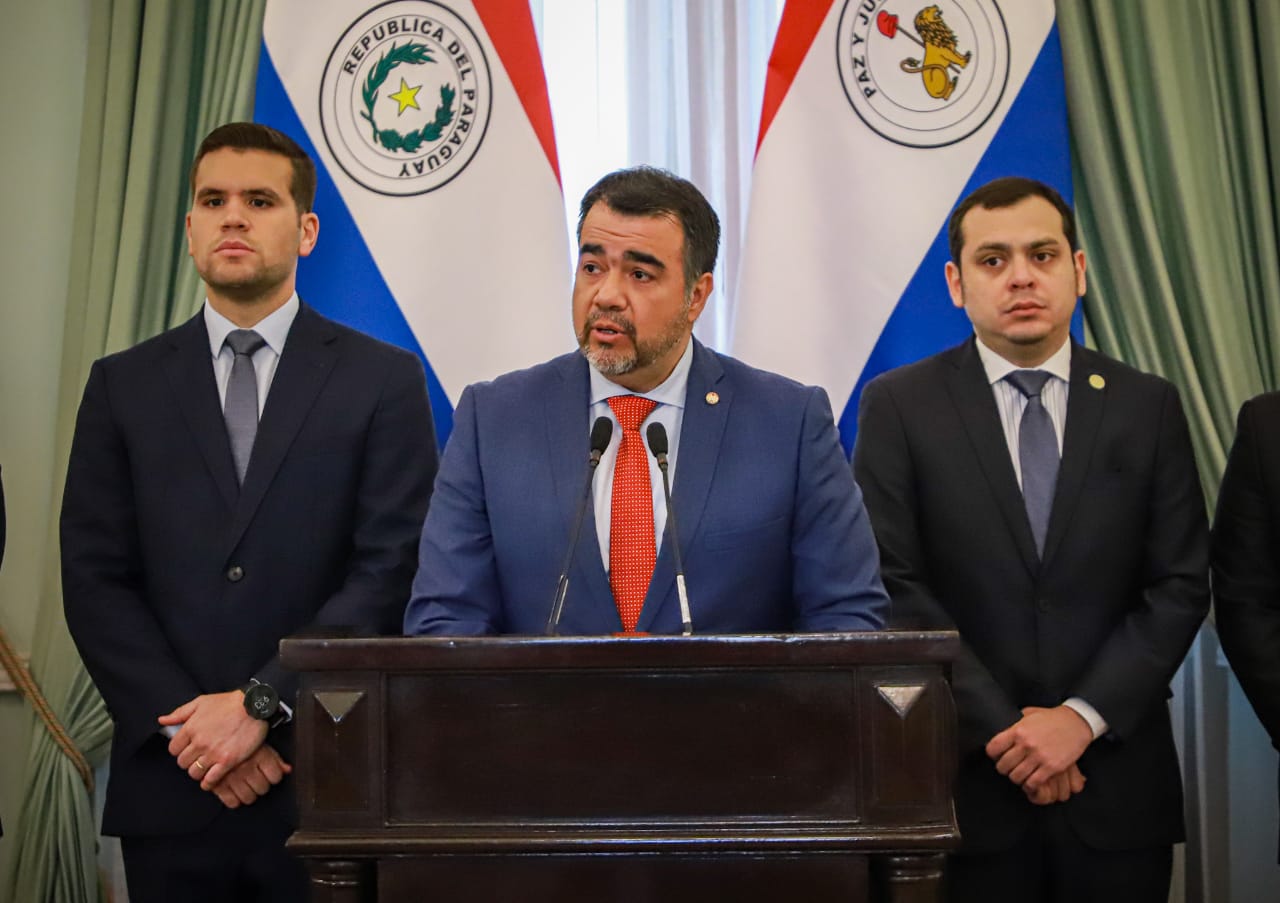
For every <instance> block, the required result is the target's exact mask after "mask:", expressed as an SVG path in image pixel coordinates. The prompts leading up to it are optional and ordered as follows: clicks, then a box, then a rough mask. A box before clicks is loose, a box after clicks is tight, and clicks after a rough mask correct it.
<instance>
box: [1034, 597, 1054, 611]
mask: <svg viewBox="0 0 1280 903" xmlns="http://www.w3.org/2000/svg"><path fill="white" fill-rule="evenodd" d="M1051 607H1052V606H1050V605H1049V600H1048V599H1046V598H1044V597H1043V596H1041V597H1040V598H1039V599H1036V608H1038V609H1040V610H1041V611H1048V610H1049V609H1050V608H1051Z"/></svg>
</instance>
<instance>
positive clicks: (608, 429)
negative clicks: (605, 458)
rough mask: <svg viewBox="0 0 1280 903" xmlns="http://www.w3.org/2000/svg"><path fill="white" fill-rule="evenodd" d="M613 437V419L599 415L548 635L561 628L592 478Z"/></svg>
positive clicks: (554, 600)
mask: <svg viewBox="0 0 1280 903" xmlns="http://www.w3.org/2000/svg"><path fill="white" fill-rule="evenodd" d="M612 438H613V421H612V420H610V419H609V418H608V417H597V418H596V422H595V423H593V424H591V455H590V457H588V458H587V477H586V479H585V480H584V481H583V483H582V497H581V499H580V500H579V501H578V513H577V514H576V515H575V516H574V519H573V534H572V536H571V538H570V540H569V550H568V551H567V552H565V555H564V567H562V568H561V569H560V579H559V580H558V581H557V582H556V595H555V598H554V599H552V601H551V614H550V616H549V617H548V618H547V636H555V635H556V634H557V633H558V632H559V630H560V612H562V611H563V610H564V597H565V594H566V593H568V592H569V566H570V565H571V564H573V553H574V552H575V551H576V550H577V548H578V537H579V536H581V535H582V521H583V519H584V518H585V517H586V516H587V500H588V499H590V498H591V478H592V477H594V476H595V473H596V468H597V467H598V466H599V465H600V457H601V456H602V455H603V454H604V450H605V449H606V448H608V447H609V440H610V439H612Z"/></svg>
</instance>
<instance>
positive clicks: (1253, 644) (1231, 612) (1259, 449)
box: [1212, 392, 1280, 749]
mask: <svg viewBox="0 0 1280 903" xmlns="http://www.w3.org/2000/svg"><path fill="white" fill-rule="evenodd" d="M1212 552H1213V610H1214V616H1215V618H1214V620H1215V623H1216V625H1217V628H1218V637H1219V639H1220V640H1221V641H1222V651H1223V652H1225V653H1226V654H1227V659H1228V661H1230V662H1231V668H1232V670H1233V671H1235V673H1236V677H1238V678H1239V679H1240V686H1241V687H1242V688H1243V689H1244V692H1245V695H1246V696H1247V697H1248V698H1249V702H1250V704H1251V705H1252V706H1253V710H1254V711H1255V712H1257V714H1258V719H1259V720H1260V721H1261V722H1262V726H1263V727H1264V728H1266V730H1267V734H1268V735H1269V736H1270V737H1271V744H1272V745H1273V746H1275V747H1276V748H1277V749H1280V564H1277V556H1278V555H1280V392H1271V393H1268V394H1266V395H1259V396H1258V397H1257V398H1253V399H1250V400H1249V401H1246V402H1245V403H1244V405H1243V406H1241V408H1240V416H1239V418H1237V421H1236V441H1235V443H1234V444H1233V445H1232V446H1231V454H1230V456H1229V457H1228V458H1227V470H1226V472H1225V473H1224V474H1223V476H1222V488H1221V490H1220V491H1219V493H1218V511H1217V514H1216V515H1215V517H1214V519H1213V547H1212Z"/></svg>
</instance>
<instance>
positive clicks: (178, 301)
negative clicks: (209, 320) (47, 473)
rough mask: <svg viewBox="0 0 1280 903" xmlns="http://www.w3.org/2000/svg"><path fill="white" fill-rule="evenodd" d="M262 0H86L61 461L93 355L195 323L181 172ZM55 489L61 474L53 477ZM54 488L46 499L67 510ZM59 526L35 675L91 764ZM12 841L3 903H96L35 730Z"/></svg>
mask: <svg viewBox="0 0 1280 903" xmlns="http://www.w3.org/2000/svg"><path fill="white" fill-rule="evenodd" d="M265 4H266V0H203V2H187V0H150V2H146V0H96V2H95V3H93V4H91V6H90V17H91V18H90V26H89V27H90V37H89V56H88V59H87V61H86V76H85V86H86V90H85V106H84V114H83V125H82V132H81V148H80V166H79V170H78V172H77V175H76V178H77V189H76V194H77V211H78V213H77V215H76V218H75V221H74V223H73V224H72V232H71V241H72V250H73V253H72V272H71V274H70V280H69V283H70V284H69V289H68V300H67V322H66V327H65V332H64V336H63V348H62V367H61V375H60V380H61V382H60V387H59V401H58V408H59V410H58V435H57V449H58V452H57V453H58V455H59V461H60V467H62V468H65V466H66V458H67V454H68V452H69V450H70V446H71V436H72V432H73V429H74V424H75V413H76V408H77V406H78V405H79V401H80V393H81V391H82V389H83V387H84V382H85V379H86V378H87V376H88V369H89V366H90V364H91V363H92V362H93V361H94V360H95V359H96V358H98V357H100V356H102V355H103V354H105V353H109V352H111V351H116V350H119V349H121V348H126V347H128V346H130V345H133V344H134V343H136V342H137V341H139V340H141V339H143V338H146V337H148V336H151V335H154V334H156V333H157V332H160V331H161V330H163V329H164V328H166V327H168V326H170V325H174V324H176V323H177V322H179V321H181V320H183V319H185V318H186V317H188V316H190V315H191V314H192V313H193V312H194V311H195V310H196V309H197V308H198V307H199V305H200V303H201V301H202V293H201V289H200V283H199V278H198V276H197V275H196V274H195V272H194V270H193V269H192V268H191V266H190V264H188V263H187V259H186V242H185V238H184V237H183V229H182V223H183V216H184V215H185V212H186V209H187V206H188V188H187V165H188V161H190V160H191V158H192V157H193V156H194V153H195V149H196V147H197V145H198V143H199V141H200V139H201V138H202V137H203V136H204V135H205V134H206V133H208V132H209V131H210V130H211V129H212V128H213V127H214V126H216V125H218V124H219V123H221V122H226V121H230V120H234V119H247V118H248V117H249V116H250V114H251V112H252V104H253V88H254V77H255V74H256V67H257V59H258V48H259V46H260V44H261V40H262V16H263V11H264V9H265ZM59 482H60V481H59ZM61 501H62V500H61V492H60V491H58V492H55V497H54V498H53V499H52V500H51V505H52V508H53V510H55V511H56V510H58V509H59V508H60V507H61ZM57 549H58V538H57V532H56V528H55V529H54V530H53V531H51V535H50V536H49V537H48V542H47V551H46V556H45V557H46V561H47V568H46V576H45V580H44V591H43V593H42V597H41V601H40V608H39V612H38V615H37V623H36V642H35V645H34V649H33V652H32V670H33V673H34V675H35V678H36V681H37V682H38V683H39V684H40V686H41V687H42V688H43V690H44V693H45V695H46V697H47V698H48V700H49V702H50V704H51V706H52V707H53V709H54V711H55V712H56V713H57V714H58V717H59V719H60V720H61V721H62V724H63V726H64V727H65V728H66V729H67V732H68V733H69V735H70V736H71V738H72V739H73V740H74V742H75V744H76V746H77V747H78V748H79V749H80V750H81V752H82V753H83V754H84V755H85V756H86V757H87V758H88V759H89V760H90V762H91V763H92V764H93V765H95V766H97V765H99V764H101V762H102V761H103V760H104V759H105V756H106V752H107V749H108V745H109V744H108V741H109V739H110V733H111V722H110V719H109V718H108V716H107V713H106V710H105V707H104V706H103V704H102V700H101V698H100V697H99V696H98V695H97V692H96V691H95V690H94V688H93V685H92V682H91V681H90V679H89V677H88V674H87V673H86V672H85V670H84V666H83V665H82V664H81V662H80V659H79V656H78V655H77V654H76V651H75V646H74V644H73V643H72V642H71V638H70V636H69V635H68V633H67V629H66V625H65V622H64V621H63V617H62V598H61V587H60V583H59V567H58V554H57ZM26 778H27V779H26V781H25V782H24V786H25V793H24V796H23V799H22V802H21V805H20V808H19V812H18V824H17V825H15V826H14V828H13V834H12V836H13V837H14V838H15V842H16V843H17V844H18V848H17V851H16V853H15V855H14V856H13V859H12V862H11V866H10V869H9V873H8V874H6V875H5V876H4V881H3V883H0V891H5V892H7V896H6V894H5V893H0V897H5V898H7V899H11V900H15V901H17V900H22V901H28V900H29V901H44V900H56V901H59V903H80V901H83V903H88V901H95V900H97V899H98V896H99V894H98V886H97V885H98V882H97V870H96V846H97V829H96V826H95V824H94V817H93V812H92V801H91V799H90V797H89V795H88V794H87V793H86V791H85V787H84V785H83V783H82V782H81V780H80V777H79V775H78V774H77V772H76V770H75V768H74V767H73V766H72V764H71V762H70V761H69V760H68V759H67V758H66V756H64V755H63V754H62V753H61V752H60V751H59V750H58V749H57V747H56V746H55V745H54V743H53V741H52V739H51V737H50V736H49V735H48V733H47V732H46V731H45V730H44V729H43V727H42V726H40V725H39V724H37V726H36V728H35V730H34V731H33V739H32V744H31V748H30V752H29V759H28V763H27V772H26Z"/></svg>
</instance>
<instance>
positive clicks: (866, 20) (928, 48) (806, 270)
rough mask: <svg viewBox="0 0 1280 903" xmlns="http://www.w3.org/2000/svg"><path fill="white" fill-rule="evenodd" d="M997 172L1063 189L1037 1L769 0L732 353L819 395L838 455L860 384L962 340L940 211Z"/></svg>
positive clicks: (1063, 164)
mask: <svg viewBox="0 0 1280 903" xmlns="http://www.w3.org/2000/svg"><path fill="white" fill-rule="evenodd" d="M1006 175H1021V176H1028V177H1031V178H1035V179H1039V180H1041V181H1043V182H1047V183H1049V184H1050V185H1053V186H1054V187H1055V188H1057V189H1058V191H1060V192H1061V193H1062V195H1063V196H1064V197H1065V198H1067V199H1068V201H1070V199H1071V161H1070V150H1069V146H1068V132H1067V111H1066V97H1065V90H1064V85H1063V74H1062V52H1061V48H1060V45H1059V41H1058V31H1057V25H1056V21H1055V12H1054V5H1053V0H999V2H997V0H938V2H936V3H927V2H924V0H787V4H786V6H785V7H784V9H783V12H782V20H781V23H780V25H779V28H778V35H777V38H776V39H775V41H774V46H773V53H772V55H771V57H770V61H769V71H768V76H767V80H766V86H765V96H764V104H763V110H762V115H761V124H760V137H759V142H758V144H757V148H756V160H755V166H754V169H753V174H752V183H751V199H750V206H749V209H748V219H747V235H746V242H745V247H744V252H743V266H742V270H741V273H740V278H739V285H740V288H739V294H738V300H737V315H736V319H735V324H734V337H733V351H734V354H735V355H737V356H738V357H740V358H742V359H743V360H745V361H747V362H748V363H751V364H754V365H756V366H760V367H764V368H766V369H769V370H776V371H778V372H780V373H783V374H786V375H788V376H791V377H793V378H795V379H798V380H800V381H802V382H805V383H808V384H812V385H819V386H822V387H823V388H825V389H826V390H827V392H828V394H829V395H830V397H831V403H832V406H833V407H834V409H835V412H836V416H837V418H838V419H839V424H840V434H841V440H842V442H843V443H844V446H845V450H846V452H848V451H850V450H851V449H852V448H853V440H854V436H855V433H856V430H857V413H858V398H859V395H860V393H861V390H862V386H863V385H864V384H865V383H866V382H867V381H868V380H870V379H871V378H873V377H874V376H876V375H877V374H878V373H881V372H883V371H885V370H888V369H891V368H893V367H896V366H899V365H901V364H905V363H910V362H912V361H915V360H919V359H920V358H923V357H926V356H928V355H930V354H933V353H935V352H938V351H941V350H943V349H944V348H947V347H949V346H950V345H954V344H956V343H958V342H960V341H961V340H963V339H964V338H965V337H967V336H968V335H971V334H972V328H971V327H970V325H969V322H968V319H967V318H966V317H965V315H964V313H963V311H960V310H958V309H956V308H955V307H953V306H952V304H951V300H950V298H949V296H948V294H947V288H946V282H945V280H944V277H943V268H944V265H945V263H946V261H947V260H948V259H949V258H950V254H949V252H948V250H947V235H946V232H947V219H948V216H949V214H950V212H951V209H952V208H953V207H954V206H955V204H956V202H957V201H959V200H960V199H961V198H962V197H963V196H964V195H966V194H968V193H969V192H970V191H971V190H973V189H974V188H976V187H978V186H979V185H982V184H983V183H985V182H988V181H990V180H991V179H994V178H997V177H1000V176H1006ZM1081 323H1082V319H1081V315H1080V313H1079V311H1077V313H1076V319H1075V320H1074V322H1073V332H1074V333H1075V334H1076V335H1077V336H1079V334H1080V332H1081V328H1082V326H1081Z"/></svg>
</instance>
